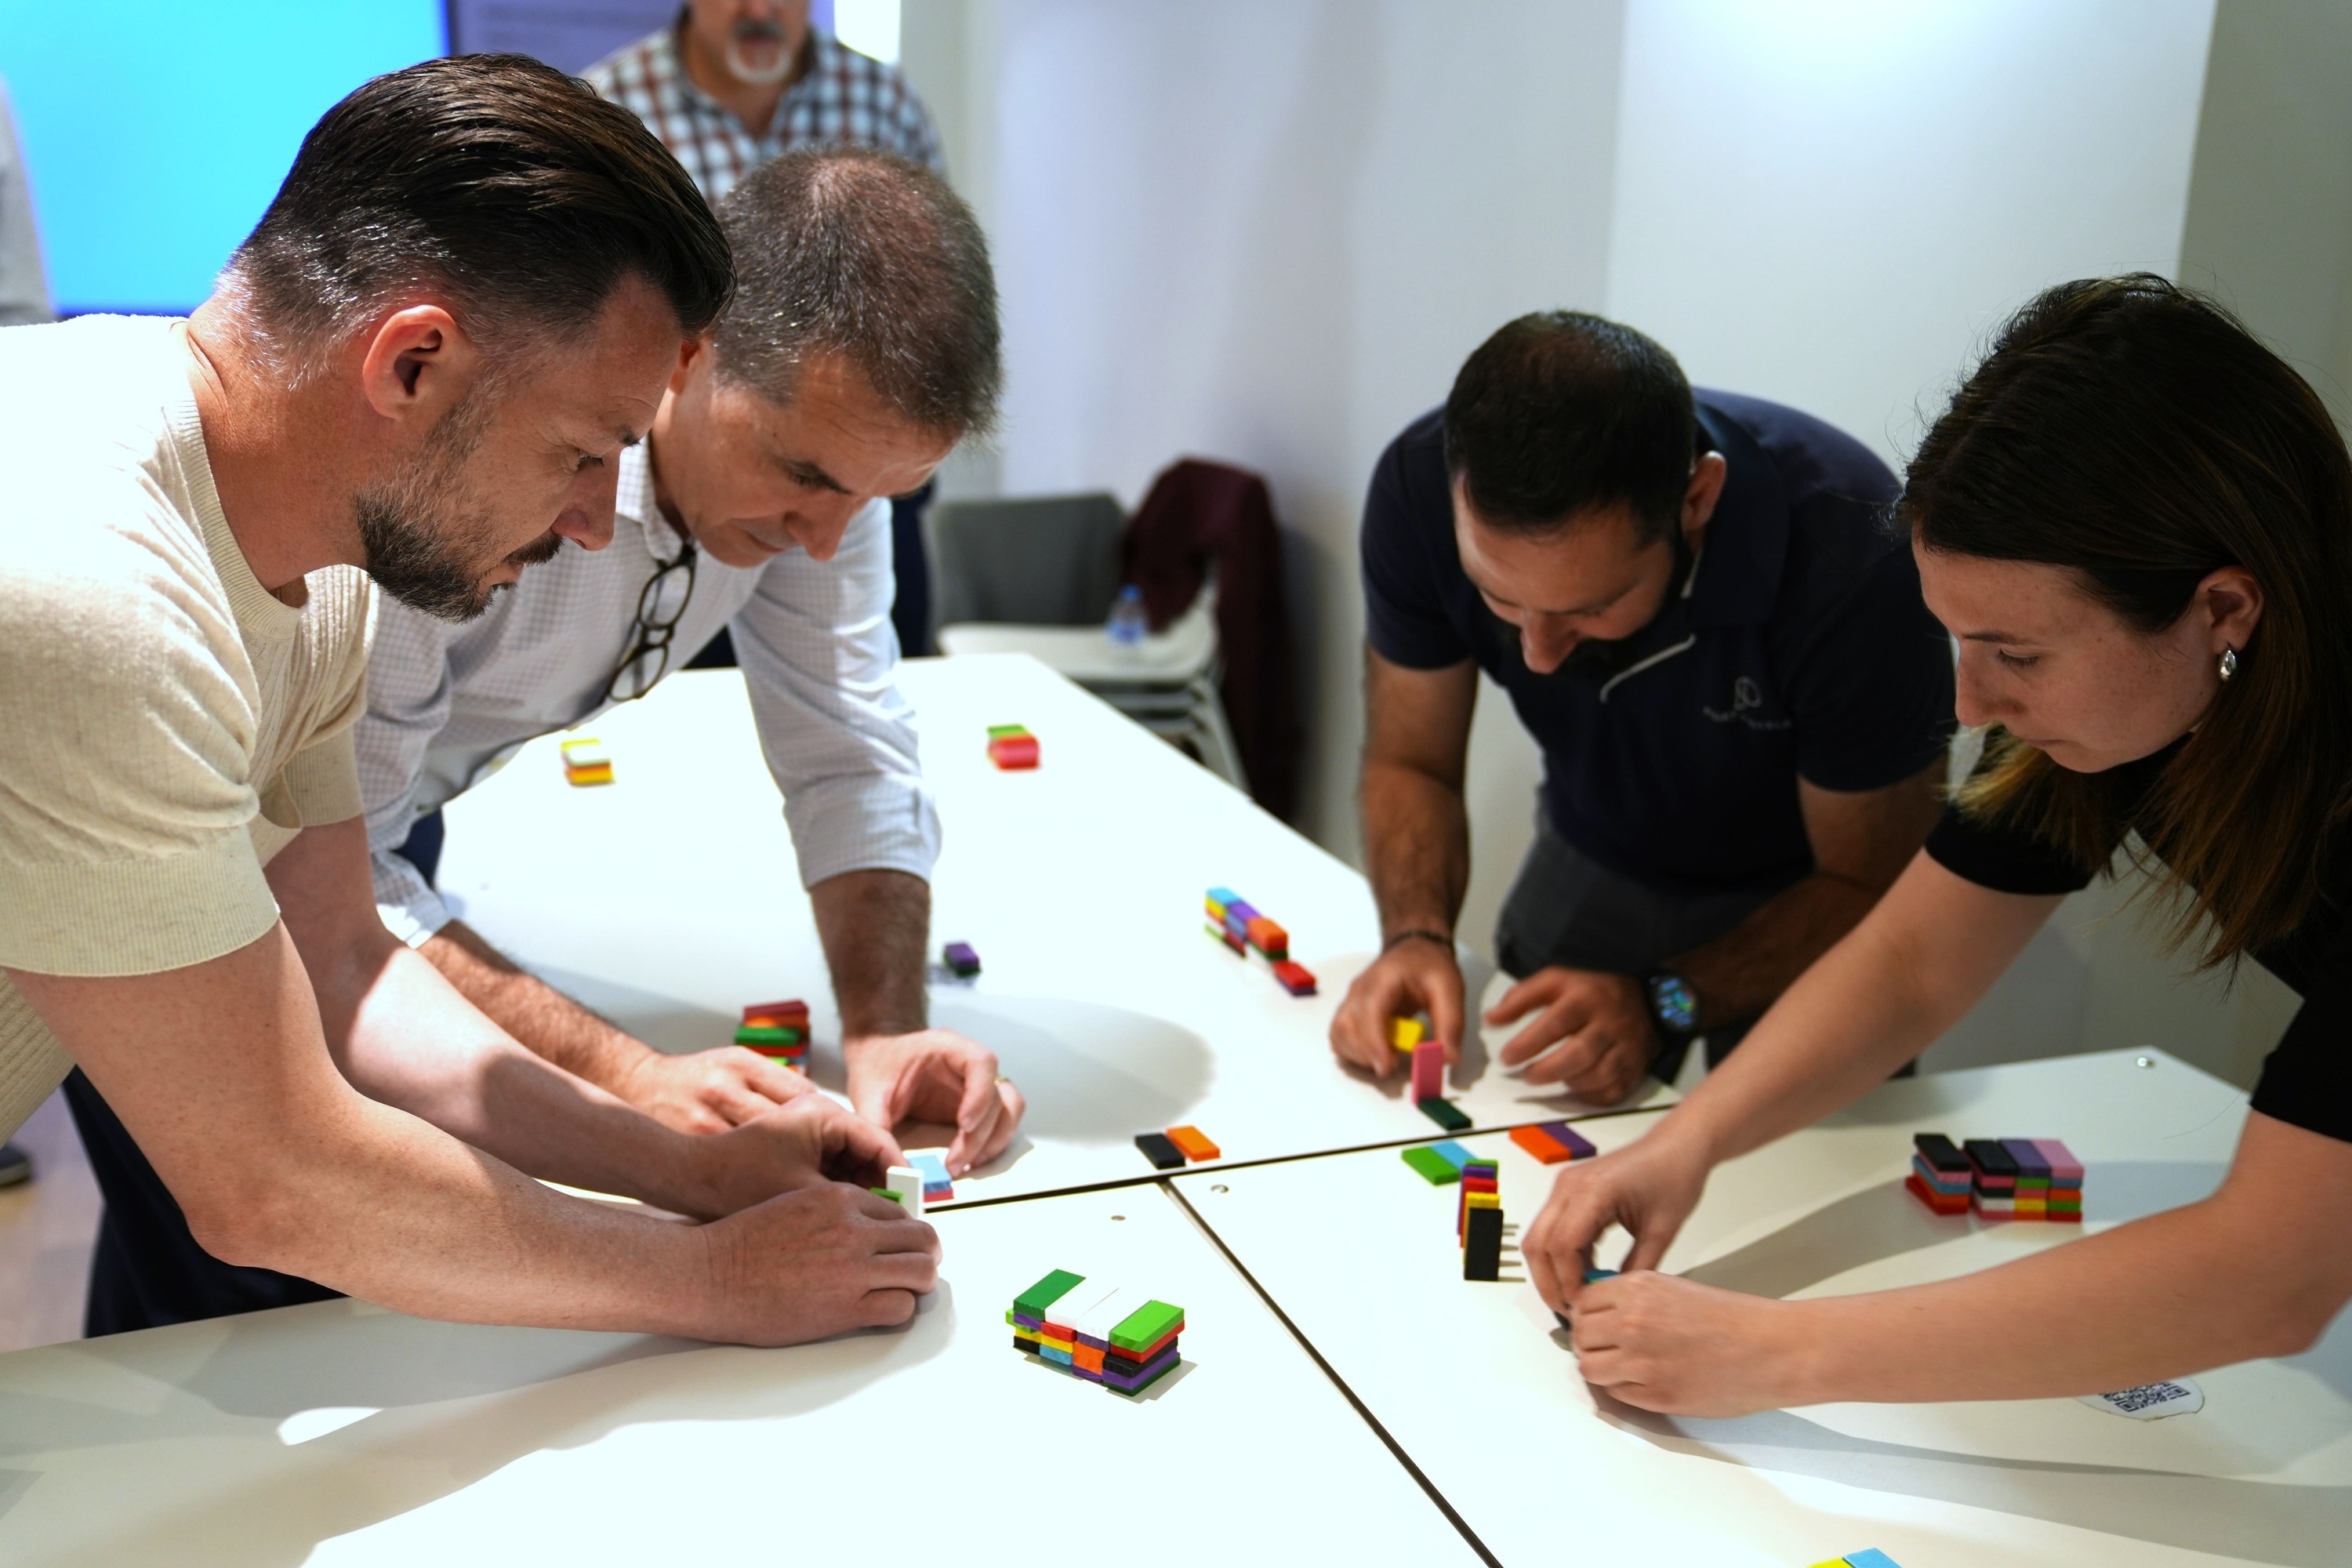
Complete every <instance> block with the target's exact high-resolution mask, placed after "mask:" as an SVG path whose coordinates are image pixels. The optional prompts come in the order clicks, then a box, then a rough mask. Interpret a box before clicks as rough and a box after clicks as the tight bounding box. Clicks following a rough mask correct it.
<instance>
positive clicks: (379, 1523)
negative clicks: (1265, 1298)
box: [0, 1185, 1478, 1568]
mask: <svg viewBox="0 0 2352 1568" xmlns="http://www.w3.org/2000/svg"><path fill="white" fill-rule="evenodd" d="M1115 1216H1116V1217H1115ZM938 1223H939V1226H940V1236H941V1237H942V1239H943V1240H944V1242H945V1244H946V1247H947V1249H948V1256H949V1258H950V1262H949V1265H948V1268H947V1276H948V1283H947V1284H946V1285H945V1286H944V1287H943V1288H942V1289H940V1291H939V1292H938V1294H937V1295H936V1296H935V1297H933V1298H932V1300H931V1301H930V1302H929V1306H928V1309H927V1310H925V1311H923V1312H922V1313H921V1314H920V1315H919V1316H918V1318H917V1319H916V1320H915V1321H914V1323H913V1324H912V1325H910V1326H909V1327H908V1328H907V1329H905V1330H901V1331H883V1332H876V1333H865V1334H857V1335H852V1336H849V1337H846V1338H844V1339H840V1340H835V1341H833V1342H827V1343H824V1344H817V1345H803V1346H798V1347H794V1348H793V1349H789V1350H772V1351H755V1350H746V1349H741V1348H722V1347H714V1346H709V1345H696V1344H689V1343H686V1342H679V1341H675V1340H659V1339H648V1338H643V1337H638V1336H633V1335H626V1334H591V1333H576V1332H564V1331H530V1330H520V1329H481V1328H463V1327H457V1326H455V1325H451V1324H446V1323H431V1322H425V1321H419V1320H416V1319H412V1318H404V1317H401V1316H399V1315H397V1314H395V1313H391V1312H385V1311H383V1310H377V1309H373V1308H368V1307H362V1306H359V1305H356V1304H353V1303H351V1302H326V1303H321V1304H320V1305H317V1306H309V1307H293V1308H289V1309H286V1310H281V1311H277V1312H264V1313H255V1314H252V1315H249V1316H247V1317H242V1318H232V1319H226V1320H222V1321H216V1322H210V1323H192V1324H185V1325H183V1326H181V1327H178V1328H172V1329H157V1330H152V1331H148V1332H145V1333H138V1334H125V1335H120V1336H117V1337H114V1338H111V1339H105V1340H97V1341H88V1342H80V1343H75V1344H65V1345H58V1346H54V1347H50V1348H48V1349H44V1350H35V1351H22V1352H16V1354H14V1355H8V1356H0V1433H5V1440H6V1444H7V1447H8V1450H9V1454H8V1458H6V1460H5V1462H0V1509H5V1513H0V1560H5V1561H6V1562H8V1563H43V1564H47V1563H109V1564H127V1563H154V1564H164V1563H169V1564H173V1568H200V1565H208V1564H215V1563H218V1564H237V1565H240V1568H244V1565H252V1564H289V1565H290V1564H294V1563H313V1564H320V1565H333V1568H352V1565H357V1564H379V1563H380V1564H386V1565H398V1568H415V1565H417V1564H421V1563H430V1564H433V1565H435V1568H464V1565H469V1564H498V1565H500V1568H508V1565H512V1564H525V1563H565V1564H571V1565H576V1568H594V1565H599V1564H613V1565H614V1568H647V1565H648V1564H667V1563H868V1562H890V1561H900V1562H924V1561H934V1560H936V1561H940V1562H955V1563H1022V1562H1034V1561H1038V1560H1040V1559H1039V1558H1038V1557H1035V1556H1033V1555H1032V1552H1050V1554H1051V1556H1050V1558H1049V1559H1047V1560H1066V1561H1086V1562H1093V1561H1116V1562H1119V1563H1138V1564H1150V1563H1165V1564H1170V1565H1171V1568H1174V1565H1182V1568H1200V1564H1202V1563H1278V1562H1292V1563H1309V1562H1327V1561H1349V1562H1358V1563H1389V1562H1406V1561H1410V1562H1412V1563H1430V1564H1440V1563H1476V1562H1477V1561H1478V1560H1477V1558H1476V1557H1475V1555H1474V1554H1473V1553H1472V1552H1471V1551H1470V1549H1469V1548H1468V1547H1467V1545H1466V1544H1465V1542H1464V1541H1463V1539H1462V1537H1461V1535H1460V1534H1458V1533H1457V1532H1456V1531H1455V1530H1454V1527H1453V1526H1452V1525H1451V1524H1449V1523H1448V1522H1447V1521H1446V1520H1445V1517H1444V1514H1443V1513H1441V1512H1440V1511H1439V1510H1438V1508H1437V1506H1436V1505H1435V1504H1434V1503H1433V1502H1432V1501H1431V1500H1430V1499H1429V1498H1428V1496H1427V1495H1426V1494H1425V1493H1424V1492H1423V1490H1422V1489H1421V1488H1420V1486H1419V1485H1417V1484H1416V1482H1415V1481H1414V1480H1413V1479H1412V1477H1411V1476H1410V1475H1409V1474H1408V1472H1407V1471H1406V1470H1405V1469H1404V1468H1403V1467H1402V1466H1401V1465H1400V1464H1399V1463H1398V1462H1397V1460H1396V1459H1395V1458H1394V1457H1393V1456H1392V1455H1391V1453H1390V1451H1389V1450H1388V1449H1387V1448H1386V1447H1383V1446H1382V1445H1381V1441H1380V1440H1379V1438H1378V1437H1376V1436H1374V1435H1373V1433H1372V1431H1371V1429H1370V1427H1368V1426H1366V1425H1365V1424H1364V1423H1363V1422H1362V1421H1361V1420H1360V1419H1359V1418H1358V1417H1357V1415H1356V1414H1355V1412H1354V1411H1352V1410H1351V1409H1349V1406H1348V1405H1347V1403H1346V1401H1345V1400H1344V1399H1343V1398H1342V1397H1341V1396H1340V1394H1339V1392H1338V1391H1337V1390H1335V1389H1334V1388H1333V1387H1332V1385H1331V1384H1330V1383H1329V1382H1328V1380H1326V1379H1325V1378H1324V1376H1323V1375H1322V1373H1320V1372H1318V1370H1317V1368H1316V1366H1315V1364H1314V1363H1313V1362H1312V1361H1311V1360H1310V1359H1309V1358H1308V1357H1307V1353H1306V1352H1304V1351H1303V1350H1301V1349H1300V1348H1299V1347H1298V1344H1297V1342H1296V1341H1295V1340H1293V1339H1292V1338H1291V1336H1290V1335H1289V1334H1288V1333H1287V1332H1286V1331H1285V1330H1284V1329H1283V1327H1282V1325H1281V1324H1280V1323H1279V1322H1278V1321H1276V1318H1275V1315H1274V1314H1273V1313H1272V1312H1271V1311H1269V1310H1267V1309H1266V1308H1265V1304H1264V1303H1263V1302H1261V1301H1260V1300H1259V1299H1258V1298H1257V1296H1256V1295H1255V1292H1253V1291H1252V1290H1251V1289H1250V1288H1249V1287H1248V1286H1247V1285H1246V1284H1244V1282H1243V1280H1242V1279H1241V1278H1240V1277H1239V1276H1238V1275H1236V1274H1235V1273H1234V1270H1233V1268H1232V1267H1231V1266H1230V1265H1229V1264H1227V1263H1226V1261H1225V1260H1224V1258H1223V1257H1222V1256H1220V1254H1219V1253H1218V1251H1217V1249H1216V1248H1215V1247H1213V1245H1211V1243H1210V1242H1209V1241H1208V1239H1207V1238H1206V1237H1203V1236H1202V1234H1201V1232H1200V1230H1199V1228H1198V1227H1197V1226H1195V1225H1194V1224H1193V1223H1192V1220H1191V1218H1190V1217H1189V1216H1188V1215H1186V1214H1185V1213H1184V1211H1183V1209H1182V1207H1181V1205H1179V1204H1178V1203H1177V1202H1176V1201H1175V1200H1174V1199H1172V1198H1171V1197H1170V1196H1169V1195H1168V1194H1167V1193H1166V1191H1165V1190H1164V1189H1163V1188H1160V1187H1158V1186H1151V1185H1146V1186H1142V1187H1130V1188H1124V1189H1120V1190H1118V1191H1115V1192H1108V1193H1083V1194H1071V1195H1067V1196H1062V1197H1052V1198H1041V1199H1037V1200H1034V1201H1032V1202H1026V1203H1017V1204H1006V1205H988V1206H984V1207H981V1208H975V1209H968V1210H964V1211H961V1212H956V1213H948V1214H943V1215H940V1217H939V1222H938ZM1052 1268H1070V1269H1073V1270H1076V1271H1077V1272H1081V1273H1087V1274H1090V1275H1094V1276H1097V1277H1099V1278H1116V1279H1120V1280H1122V1281H1125V1282H1127V1283H1130V1284H1133V1285H1135V1286H1137V1287H1138V1288H1140V1289H1148V1290H1150V1291H1151V1292H1152V1293H1153V1294H1155V1295H1158V1296H1160V1297H1161V1298H1162V1299H1164V1300H1170V1301H1173V1302H1175V1303H1176V1304H1178V1305H1180V1306H1181V1307H1183V1308H1184V1310H1185V1314H1186V1318H1185V1321H1186V1327H1185V1330H1184V1337H1183V1339H1182V1340H1181V1349H1182V1351H1183V1354H1184V1363H1185V1364H1184V1365H1182V1366H1181V1367H1180V1368H1179V1369H1178V1370H1177V1371H1175V1372H1173V1373H1169V1374H1168V1375H1167V1376H1165V1377H1163V1378H1161V1379H1160V1382H1159V1383H1157V1384H1154V1385H1153V1386H1152V1387H1151V1388H1150V1389H1148V1390H1146V1391H1145V1393H1144V1394H1143V1395H1141V1396H1140V1397H1139V1398H1137V1399H1134V1400H1129V1399H1126V1398H1123V1397H1122V1396H1120V1395H1118V1394H1113V1393H1111V1392H1109V1391H1108V1389H1105V1388H1103V1387H1101V1386H1100V1385H1098V1384H1089V1383H1083V1382H1080V1381H1079V1380H1077V1379H1076V1378H1074V1377H1071V1376H1068V1375H1066V1374H1065V1373H1058V1372H1055V1371H1051V1370H1049V1369H1047V1368H1046V1367H1045V1365H1043V1364H1042V1363H1037V1362H1034V1361H1033V1360H1031V1359H1030V1358H1029V1357H1027V1356H1024V1355H1023V1354H1022V1353H1020V1352H1018V1351H1016V1350H1014V1349H1013V1334H1012V1331H1011V1330H1010V1329H1008V1328H1007V1327H1006V1326H1005V1322H1004V1313H1005V1310H1006V1309H1007V1308H1008V1307H1009V1306H1010V1305H1011V1303H1012V1300H1013V1297H1014V1296H1015V1295H1016V1294H1017V1293H1018V1292H1020V1291H1021V1290H1022V1289H1025V1288H1026V1287H1028V1286H1029V1285H1031V1284H1032V1283H1034V1281H1035V1280H1036V1279H1038V1278H1039V1277H1041V1276H1043V1275H1044V1274H1045V1273H1046V1272H1047V1271H1048V1270H1050V1269H1052ZM1270 1414H1272V1415H1277V1416H1278V1418H1277V1419H1269V1418H1268V1416H1269V1415H1270ZM12 1505H13V1506H12Z"/></svg>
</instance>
